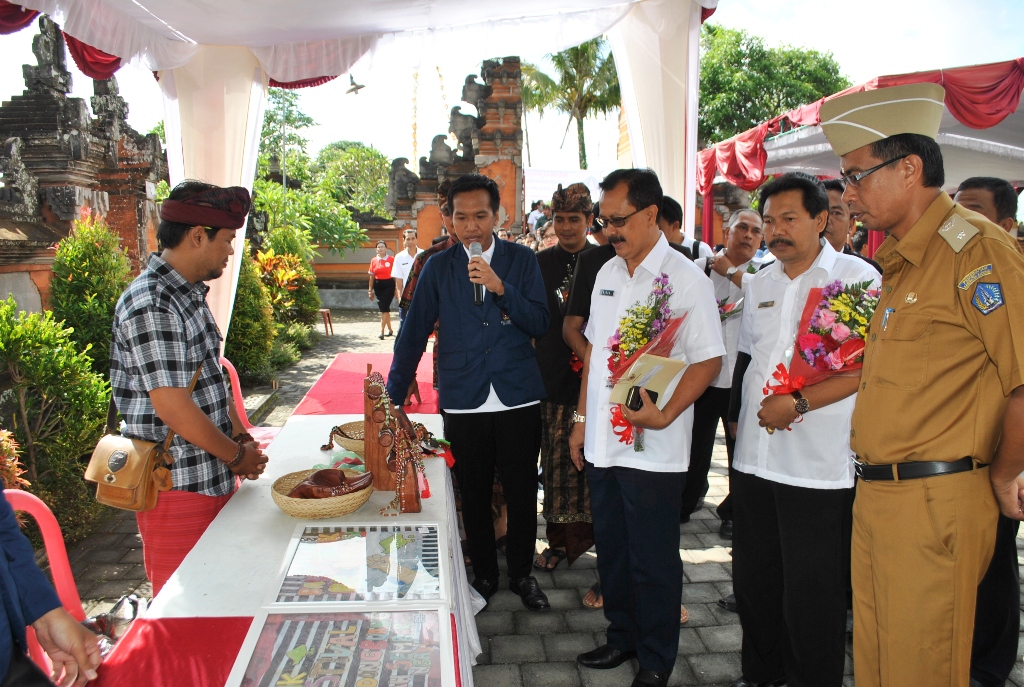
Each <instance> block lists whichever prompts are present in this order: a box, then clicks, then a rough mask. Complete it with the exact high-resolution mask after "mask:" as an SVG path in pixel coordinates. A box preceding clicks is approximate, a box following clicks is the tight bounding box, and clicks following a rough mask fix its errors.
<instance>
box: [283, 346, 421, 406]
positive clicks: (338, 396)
mask: <svg viewBox="0 0 1024 687" xmlns="http://www.w3.org/2000/svg"><path fill="white" fill-rule="evenodd" d="M391 358H392V354H391V353H339V354H338V355H337V356H336V357H335V358H334V360H332V361H331V364H330V365H328V366H327V369H326V370H324V373H323V374H322V375H320V379H318V380H316V383H315V384H314V385H313V386H312V388H310V390H309V391H307V392H306V395H305V397H304V398H303V399H302V401H301V402H300V403H299V405H298V407H297V408H296V409H295V415H343V414H352V413H356V414H362V413H363V379H364V378H365V377H366V366H367V365H373V370H374V372H380V373H381V374H382V375H384V379H387V377H388V370H390V369H391ZM416 379H417V382H418V384H419V387H420V397H421V399H422V401H423V402H422V403H417V402H416V399H415V398H414V399H413V402H412V405H410V406H406V407H405V412H407V413H437V412H438V408H437V392H436V391H434V388H433V382H434V363H433V357H432V356H431V352H430V351H429V350H428V351H427V352H425V353H424V354H423V357H422V358H420V366H419V367H418V368H417V370H416ZM394 400H396V401H397V400H398V399H394ZM402 400H404V399H402Z"/></svg>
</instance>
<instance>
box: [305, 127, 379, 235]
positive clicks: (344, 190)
mask: <svg viewBox="0 0 1024 687" xmlns="http://www.w3.org/2000/svg"><path fill="white" fill-rule="evenodd" d="M390 169H391V163H390V162H389V161H388V159H387V157H385V156H384V153H382V152H380V151H379V150H377V149H376V148H374V147H372V146H365V145H363V144H362V143H354V142H352V141H336V142H335V143H331V144H329V145H327V146H325V147H324V148H323V149H322V150H321V151H320V153H319V154H318V155H317V158H316V163H315V164H314V165H313V178H314V179H315V180H316V183H317V185H318V186H319V187H320V188H321V189H323V190H324V191H327V192H328V193H330V194H331V195H332V196H333V197H334V198H335V199H336V200H337V201H338V202H339V203H341V204H342V205H351V206H352V207H354V208H356V209H357V210H359V211H361V212H372V213H373V214H375V215H378V216H380V217H387V216H388V215H387V210H385V209H384V197H385V196H386V195H387V189H388V172H389V170H390Z"/></svg>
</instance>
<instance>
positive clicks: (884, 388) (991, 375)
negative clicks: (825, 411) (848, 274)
mask: <svg viewBox="0 0 1024 687" xmlns="http://www.w3.org/2000/svg"><path fill="white" fill-rule="evenodd" d="M1014 244H1015V241H1014V240H1013V238H1012V237H1011V236H1010V235H1009V234H1008V233H1007V232H1005V231H1003V230H1002V229H1001V228H1000V227H998V226H997V225H995V224H992V223H991V222H989V221H988V220H986V219H985V218H984V217H982V216H981V215H979V214H977V213H974V212H971V211H970V210H967V209H965V208H963V207H961V206H959V205H956V204H954V203H953V201H952V199H950V197H949V196H948V195H946V194H945V193H941V194H940V195H939V197H938V198H936V199H935V201H934V202H933V203H932V204H931V205H930V206H929V207H928V209H927V210H926V211H925V213H924V215H922V216H921V219H919V220H918V221H917V223H916V224H915V225H914V226H913V227H912V228H911V229H910V231H909V232H908V233H907V235H906V236H905V237H904V238H903V240H902V241H897V240H896V239H895V238H893V237H889V238H888V239H886V240H885V242H884V243H883V244H882V245H881V246H880V247H879V249H878V252H877V253H876V254H875V260H877V261H878V262H879V263H881V265H882V269H883V274H882V292H881V297H880V299H879V302H878V309H877V310H876V311H875V315H874V317H873V318H872V319H871V324H870V327H869V329H868V332H869V333H868V341H867V348H866V351H865V356H864V368H863V370H862V374H861V388H860V390H859V393H858V396H857V405H856V408H855V410H854V413H853V425H852V427H853V429H852V431H851V432H850V437H851V439H850V445H851V448H852V449H853V451H854V452H855V453H856V454H857V455H858V456H859V457H860V459H861V460H863V461H866V462H868V463H872V464H885V465H888V464H892V463H903V462H911V461H953V460H958V459H960V458H964V457H967V456H970V457H973V458H975V459H977V460H978V461H979V462H981V463H986V464H987V463H990V462H991V461H992V459H993V458H994V457H995V453H996V448H997V446H998V444H999V438H1000V435H1001V431H1002V422H1003V415H1004V413H1005V410H1006V405H1007V398H1008V396H1009V394H1010V392H1012V391H1013V390H1014V389H1015V388H1017V387H1018V386H1020V385H1021V384H1024V256H1022V255H1021V253H1020V251H1018V250H1017V246H1015V245H1014Z"/></svg>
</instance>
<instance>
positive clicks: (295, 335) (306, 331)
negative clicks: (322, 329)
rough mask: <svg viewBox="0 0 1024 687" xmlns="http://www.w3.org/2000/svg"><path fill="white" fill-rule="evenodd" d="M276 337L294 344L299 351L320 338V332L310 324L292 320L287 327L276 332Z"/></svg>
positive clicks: (307, 348)
mask: <svg viewBox="0 0 1024 687" xmlns="http://www.w3.org/2000/svg"><path fill="white" fill-rule="evenodd" d="M278 337H279V338H280V339H281V340H282V341H286V342H289V343H293V344H295V347H296V348H298V349H299V350H300V351H308V350H309V349H311V348H313V346H315V345H316V342H317V341H319V340H320V333H319V332H317V330H316V328H315V327H313V326H312V325H308V324H299V323H298V322H294V323H292V324H290V325H288V326H287V327H283V328H282V330H281V331H280V332H278Z"/></svg>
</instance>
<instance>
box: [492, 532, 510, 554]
mask: <svg viewBox="0 0 1024 687" xmlns="http://www.w3.org/2000/svg"><path fill="white" fill-rule="evenodd" d="M507 543H508V537H507V536H505V535H504V534H503V535H501V536H500V537H498V538H497V539H495V540H494V545H495V546H496V547H498V551H501V553H502V555H507V554H506V553H505V545H506V544H507Z"/></svg>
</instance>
